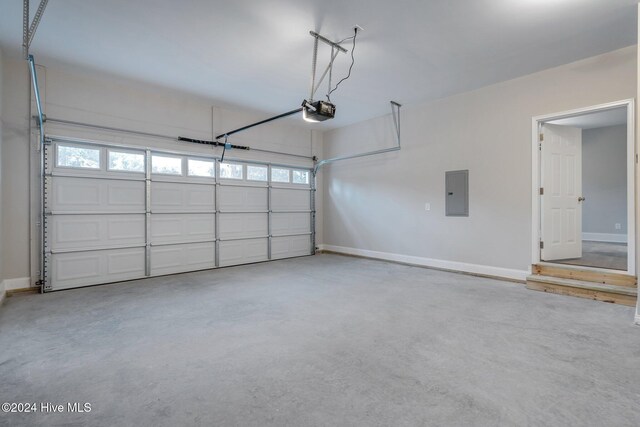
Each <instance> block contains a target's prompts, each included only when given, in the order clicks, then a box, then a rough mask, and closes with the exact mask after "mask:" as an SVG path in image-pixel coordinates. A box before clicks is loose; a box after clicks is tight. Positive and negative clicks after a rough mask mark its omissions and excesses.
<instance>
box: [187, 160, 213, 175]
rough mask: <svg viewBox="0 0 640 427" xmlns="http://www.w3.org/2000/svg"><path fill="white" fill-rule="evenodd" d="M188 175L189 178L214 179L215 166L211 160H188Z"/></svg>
mask: <svg viewBox="0 0 640 427" xmlns="http://www.w3.org/2000/svg"><path fill="white" fill-rule="evenodd" d="M188 174H189V176H205V177H214V176H216V173H215V164H214V163H213V161H212V160H196V159H189V167H188Z"/></svg>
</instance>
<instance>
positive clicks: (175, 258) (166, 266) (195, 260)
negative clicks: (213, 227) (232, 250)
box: [151, 242, 216, 275]
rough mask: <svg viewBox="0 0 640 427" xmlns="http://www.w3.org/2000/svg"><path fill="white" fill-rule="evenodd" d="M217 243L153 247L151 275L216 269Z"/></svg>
mask: <svg viewBox="0 0 640 427" xmlns="http://www.w3.org/2000/svg"><path fill="white" fill-rule="evenodd" d="M215 266H216V263H215V243H214V242H206V243H189V244H181V245H168V246H153V247H152V248H151V274H152V275H160V274H172V273H181V272H185V271H195V270H204V269H209V268H215Z"/></svg>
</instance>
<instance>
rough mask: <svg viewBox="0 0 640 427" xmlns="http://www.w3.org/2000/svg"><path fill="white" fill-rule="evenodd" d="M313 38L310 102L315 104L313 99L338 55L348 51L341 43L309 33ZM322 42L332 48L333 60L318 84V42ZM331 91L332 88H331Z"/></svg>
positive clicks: (313, 32)
mask: <svg viewBox="0 0 640 427" xmlns="http://www.w3.org/2000/svg"><path fill="white" fill-rule="evenodd" d="M309 34H311V37H313V38H314V39H315V40H314V41H313V59H312V60H311V92H310V93H309V102H313V97H314V96H315V94H316V92H317V91H318V88H319V87H320V85H321V84H322V81H323V80H324V78H325V77H326V76H327V73H330V72H331V71H332V69H333V61H334V60H335V59H336V57H337V56H338V53H341V52H342V53H347V49H345V48H344V47H342V46H340V43H339V42H332V41H331V40H329V39H328V38H326V37H324V36H322V35H320V34H318V33H316V32H315V31H309ZM319 41H321V42H323V43H326V44H327V45H329V46H330V47H331V59H330V60H329V65H327V67H326V68H325V69H324V72H323V73H322V76H320V79H319V80H318V84H316V65H317V62H318V42H319ZM329 90H331V88H329Z"/></svg>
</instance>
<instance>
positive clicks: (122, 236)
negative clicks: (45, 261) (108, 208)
mask: <svg viewBox="0 0 640 427" xmlns="http://www.w3.org/2000/svg"><path fill="white" fill-rule="evenodd" d="M49 227H50V238H49V244H50V247H51V250H52V251H54V252H55V251H56V250H71V249H93V248H108V247H116V246H128V245H130V246H134V245H144V244H145V216H144V214H131V215H128V214H125V215H52V216H51V217H50V220H49Z"/></svg>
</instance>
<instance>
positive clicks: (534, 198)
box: [531, 99, 637, 276]
mask: <svg viewBox="0 0 640 427" xmlns="http://www.w3.org/2000/svg"><path fill="white" fill-rule="evenodd" d="M620 107H626V109H627V269H626V271H623V270H612V269H607V268H596V267H586V266H571V265H565V264H562V268H567V269H572V268H573V269H581V270H594V271H604V272H609V273H618V274H621V273H622V274H628V275H630V276H635V275H636V196H635V192H636V171H635V166H636V162H637V159H636V140H635V112H634V110H635V108H634V107H635V101H634V99H624V100H621V101H615V102H609V103H606V104H599V105H593V106H589V107H584V108H577V109H574V110H569V111H563V112H559V113H553V114H545V115H540V116H535V117H533V118H532V126H531V159H532V168H531V208H532V212H531V213H532V222H531V224H532V226H531V260H532V264H543V265H556V266H557V265H559V264H557V263H553V262H544V261H541V259H540V241H541V237H542V211H541V209H542V202H541V197H540V187H541V178H542V173H541V170H540V167H541V165H542V162H541V156H540V148H539V146H540V145H539V144H540V141H539V139H540V136H539V135H540V129H541V127H542V124H543V123H545V122H549V121H552V120H558V119H566V118H569V117H575V116H580V115H583V114H587V113H596V112H599V111H607V110H612V109H614V108H620Z"/></svg>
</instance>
